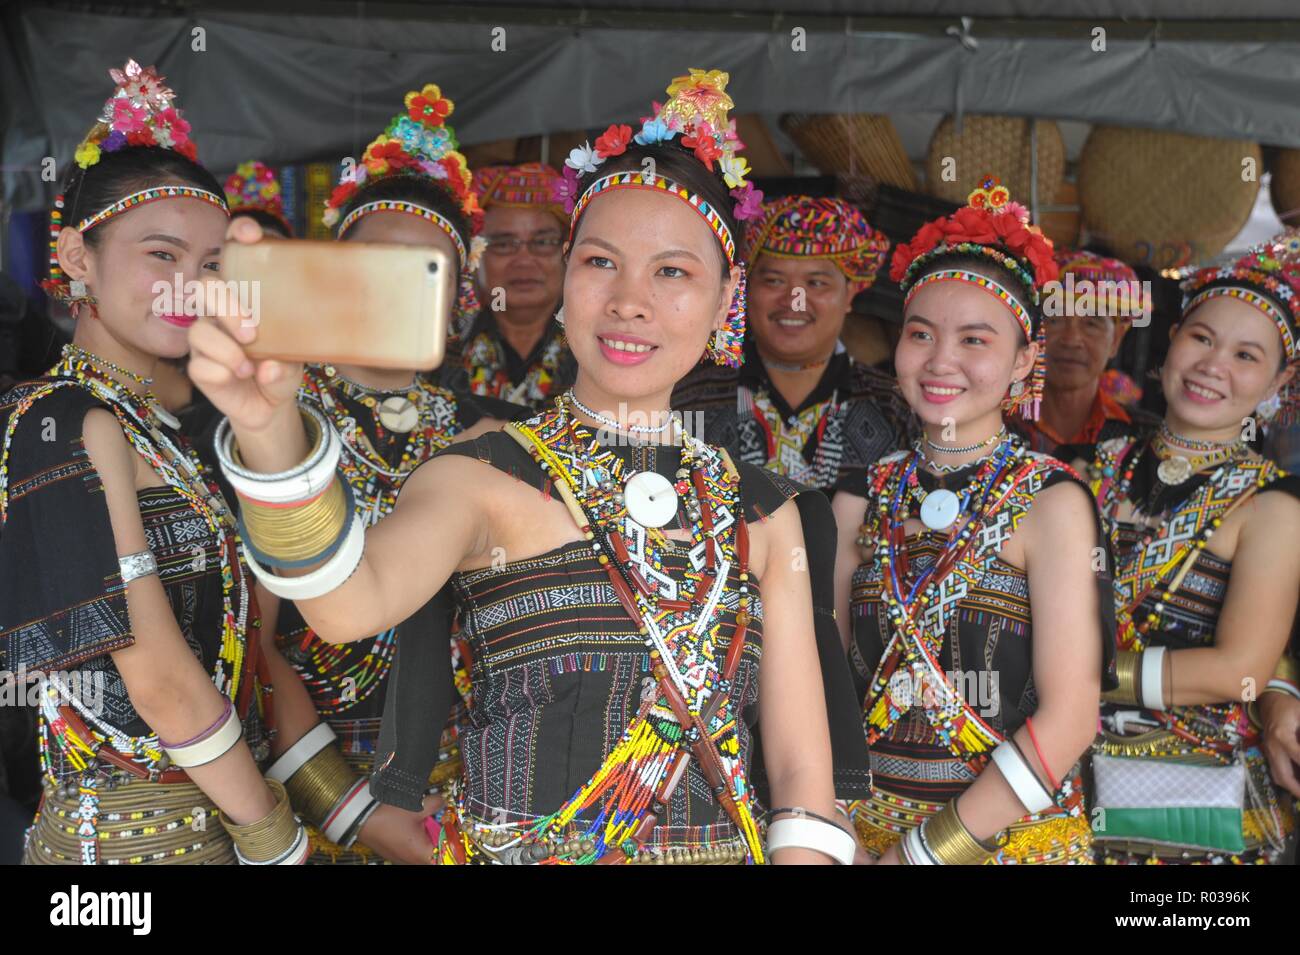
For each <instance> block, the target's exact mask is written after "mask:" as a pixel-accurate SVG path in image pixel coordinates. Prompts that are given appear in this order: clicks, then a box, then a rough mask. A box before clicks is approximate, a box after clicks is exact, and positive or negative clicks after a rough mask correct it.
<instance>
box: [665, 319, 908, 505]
mask: <svg viewBox="0 0 1300 955" xmlns="http://www.w3.org/2000/svg"><path fill="white" fill-rule="evenodd" d="M673 407H674V408H676V409H677V410H679V411H681V412H683V413H684V414H687V421H688V427H691V428H694V429H695V430H694V431H693V433H695V434H696V435H697V436H699V437H702V438H703V440H705V441H707V442H708V443H710V444H715V445H721V446H723V447H726V448H727V449H728V450H729V451H731V453H732V454H733V455H735V457H736V460H737V461H745V462H747V463H749V464H753V465H756V466H758V467H762V468H766V469H768V470H770V471H774V472H776V473H778V474H781V475H783V476H785V477H788V478H791V479H793V480H796V481H799V482H800V483H802V484H807V485H809V486H810V487H815V488H817V489H818V490H822V491H828V492H829V491H831V490H832V489H833V488H834V487H835V485H836V483H837V481H838V480H839V479H840V478H841V477H843V476H844V475H845V474H847V473H850V472H852V471H854V470H857V469H862V468H865V467H869V466H870V465H871V464H874V463H875V462H876V461H877V460H878V459H879V458H881V457H883V456H884V455H886V454H889V453H890V452H891V451H895V450H897V449H898V448H900V447H902V446H903V444H904V442H905V440H906V439H907V437H908V435H909V434H910V433H911V430H912V423H911V422H912V417H911V409H910V408H909V407H908V406H907V402H906V401H904V400H903V397H902V395H901V394H899V393H898V391H897V390H896V389H895V387H894V379H893V378H892V377H890V376H889V375H887V374H885V373H884V372H881V371H878V370H877V369H875V368H872V367H871V366H870V365H863V364H861V363H859V362H857V361H854V360H853V359H852V358H851V357H850V356H849V354H848V352H846V351H837V352H836V353H835V354H834V355H832V356H831V359H830V361H829V362H828V363H827V365H826V368H825V370H824V371H823V372H822V376H821V378H820V379H819V380H818V382H817V385H816V386H815V387H814V388H813V390H812V391H811V392H809V393H808V396H807V397H806V398H805V399H804V400H803V401H802V402H800V404H799V406H798V407H791V406H790V405H789V404H788V403H787V402H786V400H785V399H784V398H783V397H782V396H781V393H780V391H778V390H777V389H776V388H775V387H774V386H773V384H772V380H771V377H770V376H769V374H768V372H767V369H766V367H765V366H764V364H763V360H762V358H761V357H760V356H759V354H758V350H757V348H756V347H755V345H754V344H753V342H752V340H751V341H748V342H746V345H745V361H744V363H743V364H742V365H741V366H740V368H739V369H730V368H721V367H718V366H716V365H705V364H702V365H700V366H698V367H697V368H695V369H694V370H693V371H692V372H691V373H690V374H689V375H687V376H686V377H685V378H684V379H682V381H681V382H679V383H678V385H677V388H676V389H675V390H674V392H673ZM697 416H698V417H697ZM700 419H702V425H703V433H702V434H701V433H700V430H699V427H700V424H701V420H700Z"/></svg>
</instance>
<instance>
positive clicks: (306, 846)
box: [235, 823, 311, 865]
mask: <svg viewBox="0 0 1300 955" xmlns="http://www.w3.org/2000/svg"><path fill="white" fill-rule="evenodd" d="M309 855H311V841H310V840H309V839H308V838H307V830H306V828H305V827H304V826H303V824H302V823H298V836H297V838H295V839H294V840H293V844H292V845H291V846H289V848H288V849H286V850H284V852H282V853H280V854H279V855H278V856H276V857H275V858H274V859H270V860H268V861H266V862H251V861H249V860H248V859H247V858H245V856H244V854H243V853H242V852H240V851H239V846H238V845H236V846H235V858H236V859H238V860H239V864H240V865H303V864H305V863H306V861H307V857H308V856H309Z"/></svg>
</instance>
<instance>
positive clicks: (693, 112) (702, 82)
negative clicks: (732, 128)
mask: <svg viewBox="0 0 1300 955" xmlns="http://www.w3.org/2000/svg"><path fill="white" fill-rule="evenodd" d="M730 81H731V76H730V75H729V74H728V73H726V72H725V71H723V70H697V69H695V68H694V67H692V68H691V72H690V75H689V76H679V77H677V78H676V79H674V80H673V81H672V83H671V84H669V86H668V96H669V100H668V102H667V103H665V104H664V108H663V112H662V113H660V118H661V119H664V120H665V121H666V120H667V119H668V117H670V116H675V117H676V118H677V119H678V120H679V121H680V124H681V128H683V129H684V128H686V127H687V126H689V125H691V124H692V123H694V122H697V121H699V120H703V121H705V122H706V123H708V124H709V125H710V126H711V127H713V128H714V129H715V130H716V129H725V128H726V126H727V110H729V109H732V108H734V107H735V105H736V104H735V103H734V102H732V99H731V97H730V96H728V95H727V94H726V88H727V83H729V82H730Z"/></svg>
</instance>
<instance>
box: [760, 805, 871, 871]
mask: <svg viewBox="0 0 1300 955" xmlns="http://www.w3.org/2000/svg"><path fill="white" fill-rule="evenodd" d="M857 847H858V844H857V843H856V842H855V841H854V840H853V837H852V836H851V835H849V834H848V833H847V832H845V831H844V830H843V829H841V828H840V827H839V826H832V825H831V824H830V823H827V822H822V821H821V820H820V819H809V818H808V817H807V816H796V817H794V818H788V819H778V820H777V821H776V822H774V823H772V824H771V825H770V826H768V827H767V851H768V854H769V855H770V854H771V853H773V852H776V850H778V849H793V848H798V849H812V850H814V851H815V852H820V853H823V854H824V855H828V856H830V857H831V858H832V859H834V860H835V861H836V862H838V863H839V864H840V865H853V853H854V852H855V851H856V850H857Z"/></svg>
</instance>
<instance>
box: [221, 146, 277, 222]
mask: <svg viewBox="0 0 1300 955" xmlns="http://www.w3.org/2000/svg"><path fill="white" fill-rule="evenodd" d="M225 193H226V204H227V205H228V206H229V207H230V214H231V215H232V216H236V215H239V214H240V213H241V212H262V213H265V214H266V215H269V216H271V218H273V219H275V220H276V221H277V222H279V223H280V225H282V226H283V227H284V230H285V232H286V233H287V234H288V235H291V236H292V235H293V226H291V225H290V224H289V220H288V219H286V218H285V216H284V196H283V195H282V193H281V190H280V182H279V180H278V179H276V178H275V170H274V169H272V168H271V167H270V166H268V165H267V164H266V163H264V162H259V161H257V160H256V159H253V160H250V161H248V162H244V163H240V164H239V165H238V166H237V167H235V171H234V172H232V173H231V174H230V175H229V176H227V177H226V182H225Z"/></svg>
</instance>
